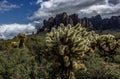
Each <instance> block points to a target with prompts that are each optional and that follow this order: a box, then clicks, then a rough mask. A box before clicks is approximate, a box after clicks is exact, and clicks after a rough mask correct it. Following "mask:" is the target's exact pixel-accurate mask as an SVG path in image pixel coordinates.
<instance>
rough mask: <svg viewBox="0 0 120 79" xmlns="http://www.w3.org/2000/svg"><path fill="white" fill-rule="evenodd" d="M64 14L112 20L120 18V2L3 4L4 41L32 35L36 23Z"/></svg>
mask: <svg viewBox="0 0 120 79" xmlns="http://www.w3.org/2000/svg"><path fill="white" fill-rule="evenodd" d="M62 12H67V13H68V14H73V13H77V14H78V15H79V17H80V18H82V17H91V16H95V15H97V14H100V15H101V16H102V17H111V16H113V15H120V0H0V38H4V39H6V38H7V39H8V38H12V37H13V36H15V35H17V34H18V33H20V32H24V33H26V34H28V33H30V32H31V33H32V32H33V31H34V30H35V27H34V24H35V23H39V21H40V22H42V20H43V19H46V18H49V17H51V16H55V15H56V14H58V13H62ZM37 20H39V21H37Z"/></svg>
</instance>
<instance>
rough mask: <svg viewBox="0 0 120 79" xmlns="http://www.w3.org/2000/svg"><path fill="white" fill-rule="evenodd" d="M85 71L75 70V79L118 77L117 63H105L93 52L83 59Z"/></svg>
mask: <svg viewBox="0 0 120 79" xmlns="http://www.w3.org/2000/svg"><path fill="white" fill-rule="evenodd" d="M83 62H84V63H85V65H86V67H87V71H86V72H84V71H81V72H76V76H77V79H120V72H119V70H120V69H119V64H115V63H107V62H105V61H104V60H103V59H102V58H101V57H100V56H99V55H97V54H93V55H90V56H86V57H84V59H83Z"/></svg>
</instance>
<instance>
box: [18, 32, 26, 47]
mask: <svg viewBox="0 0 120 79" xmlns="http://www.w3.org/2000/svg"><path fill="white" fill-rule="evenodd" d="M18 38H19V39H20V41H19V48H21V47H25V44H24V42H25V38H26V35H25V34H22V33H20V34H18Z"/></svg>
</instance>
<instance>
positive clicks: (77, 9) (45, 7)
mask: <svg viewBox="0 0 120 79" xmlns="http://www.w3.org/2000/svg"><path fill="white" fill-rule="evenodd" d="M37 4H38V5H39V6H40V8H39V9H38V10H37V11H36V12H34V14H33V16H31V17H30V19H38V18H43V19H44V18H48V17H50V16H55V15H56V14H58V13H62V12H67V13H68V14H72V13H77V14H78V15H79V17H91V16H94V15H97V14H100V15H102V16H103V17H109V16H111V15H120V12H119V11H120V0H48V1H45V2H43V1H42V0H38V1H37Z"/></svg>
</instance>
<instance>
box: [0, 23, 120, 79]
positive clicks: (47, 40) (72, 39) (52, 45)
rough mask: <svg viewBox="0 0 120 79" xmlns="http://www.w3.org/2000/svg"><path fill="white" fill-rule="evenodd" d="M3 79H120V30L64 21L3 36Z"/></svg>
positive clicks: (0, 53)
mask: <svg viewBox="0 0 120 79" xmlns="http://www.w3.org/2000/svg"><path fill="white" fill-rule="evenodd" d="M0 79H120V39H119V34H116V35H111V34H97V33H96V32H95V31H89V30H88V29H86V28H84V27H82V26H81V24H76V25H70V24H68V25H64V24H60V25H59V26H58V27H52V29H51V30H50V31H49V32H41V33H38V34H32V35H28V36H26V35H25V34H18V36H16V37H14V38H13V39H10V40H0Z"/></svg>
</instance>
